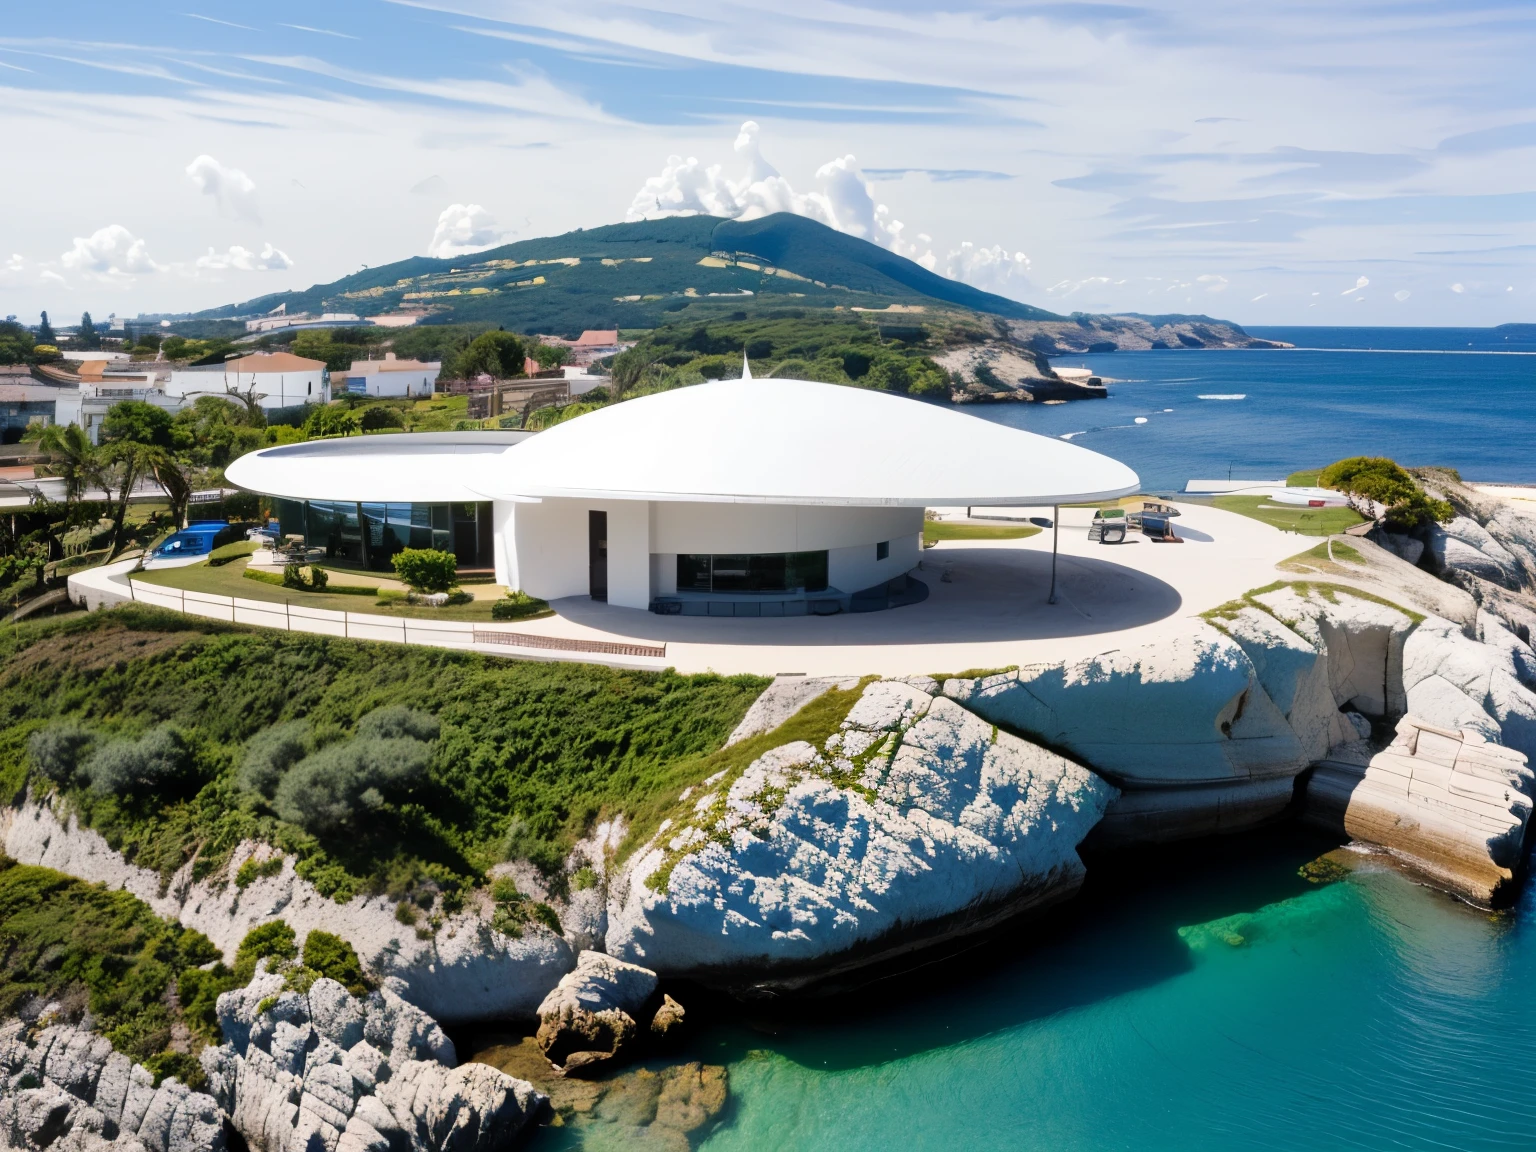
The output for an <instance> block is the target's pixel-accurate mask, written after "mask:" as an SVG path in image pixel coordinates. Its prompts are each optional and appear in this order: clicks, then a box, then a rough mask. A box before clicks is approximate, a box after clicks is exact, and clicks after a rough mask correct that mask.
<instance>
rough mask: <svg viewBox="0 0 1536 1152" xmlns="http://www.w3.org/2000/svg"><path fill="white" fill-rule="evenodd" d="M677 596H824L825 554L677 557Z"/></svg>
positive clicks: (796, 553)
mask: <svg viewBox="0 0 1536 1152" xmlns="http://www.w3.org/2000/svg"><path fill="white" fill-rule="evenodd" d="M677 590H678V591H679V592H825V591H826V590H827V554H826V552H769V553H760V554H758V555H728V556H703V555H698V554H688V553H683V554H679V555H678V558H677Z"/></svg>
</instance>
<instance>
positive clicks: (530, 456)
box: [470, 379, 1141, 507]
mask: <svg viewBox="0 0 1536 1152" xmlns="http://www.w3.org/2000/svg"><path fill="white" fill-rule="evenodd" d="M472 467H473V470H474V472H475V474H476V476H475V478H474V479H472V480H470V484H471V486H473V487H477V488H478V489H479V490H480V491H481V492H482V493H483V494H484V495H485V496H490V497H495V498H513V497H518V496H523V497H529V496H532V497H540V496H569V497H586V498H590V499H618V500H682V501H706V502H725V503H762V504H838V505H865V506H904V507H928V506H932V505H946V504H1015V505H1047V504H1070V503H1078V502H1087V501H1092V500H1103V499H1109V498H1112V497H1115V496H1123V495H1127V494H1129V493H1132V492H1135V491H1137V490H1138V489H1139V488H1140V486H1141V482H1140V480H1139V479H1138V478H1137V476H1136V473H1135V472H1133V471H1131V469H1129V468H1127V467H1126V466H1125V465H1124V464H1122V463H1120V462H1119V461H1118V460H1113V459H1111V458H1110V457H1108V456H1101V455H1100V454H1099V453H1097V452H1090V451H1089V450H1088V449H1086V448H1079V447H1077V446H1076V445H1074V444H1070V443H1067V442H1066V441H1064V440H1057V439H1054V438H1052V437H1048V436H1039V435H1036V434H1035V433H1032V432H1025V431H1022V430H1021V429H1018V428H1009V427H1008V426H1006V425H1003V424H997V423H994V422H993V421H990V420H982V419H980V418H979V417H976V416H970V415H967V414H965V413H963V412H957V411H955V410H954V409H952V408H944V407H939V406H937V405H933V404H925V403H922V402H920V401H917V400H912V399H909V398H907V397H905V396H893V395H891V394H890V393H886V392H876V391H873V390H871V389H865V388H854V387H848V386H846V385H841V384H820V383H815V382H813V381H808V380H750V379H749V380H721V381H716V382H712V383H708V384H698V385H694V386H692V387H687V388H678V389H674V390H672V391H669V392H659V393H656V394H654V395H650V396H642V397H639V398H637V399H634V400H628V401H625V402H624V403H622V404H614V405H612V406H610V407H606V408H599V409H597V410H596V411H594V412H589V413H587V414H586V415H583V416H579V417H577V418H576V419H574V420H571V421H569V422H568V423H565V424H557V425H556V426H555V427H553V428H550V429H548V430H547V431H544V432H540V433H539V434H538V435H537V436H535V437H533V438H532V439H531V440H528V441H527V442H526V443H523V444H520V445H518V446H517V447H515V448H512V449H509V450H507V451H506V452H504V453H502V454H500V455H497V456H484V457H480V458H479V459H477V460H476V461H475V462H474V463H473V465H472Z"/></svg>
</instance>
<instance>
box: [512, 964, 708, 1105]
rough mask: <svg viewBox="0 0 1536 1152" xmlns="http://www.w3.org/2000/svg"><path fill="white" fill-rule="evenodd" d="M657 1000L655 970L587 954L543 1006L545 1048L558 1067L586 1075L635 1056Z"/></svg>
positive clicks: (542, 1043)
mask: <svg viewBox="0 0 1536 1152" xmlns="http://www.w3.org/2000/svg"><path fill="white" fill-rule="evenodd" d="M655 996H656V973H655V972H652V971H651V970H650V969H649V968H641V967H640V966H639V965H638V964H626V963H624V961H622V960H615V959H614V958H613V957H612V956H605V955H604V954H603V953H601V952H583V953H582V954H581V955H580V956H579V957H578V958H577V961H576V968H575V970H574V971H572V972H569V973H567V974H566V975H565V976H563V977H561V980H560V983H559V984H558V985H556V986H555V988H554V989H553V991H551V992H550V994H549V995H548V996H546V997H545V998H544V1002H543V1003H542V1004H540V1005H539V1031H538V1036H537V1037H536V1039H537V1040H538V1044H539V1047H540V1049H541V1050H542V1051H543V1052H544V1055H545V1056H547V1057H548V1058H549V1060H550V1062H551V1063H552V1064H556V1065H559V1066H561V1067H562V1068H563V1070H564V1071H566V1072H567V1073H571V1072H576V1071H581V1072H582V1074H583V1075H585V1074H587V1073H588V1072H590V1071H591V1070H593V1069H594V1068H595V1067H596V1066H598V1065H602V1064H606V1063H610V1062H613V1061H616V1060H619V1059H621V1058H623V1057H626V1056H629V1055H631V1054H632V1053H633V1051H634V1049H635V1048H636V1046H637V1044H638V1042H639V1041H640V1039H641V1037H642V1030H643V1029H645V1028H647V1027H648V1026H649V1024H650V1023H652V1017H653V1016H654V1015H655V1012H654V1008H653V1005H654V1000H655ZM669 1002H671V1001H670V998H669ZM672 1003H673V1004H674V1007H675V1006H676V1005H675V1002H672ZM678 1016H679V1019H680V1018H681V1010H679V1011H678ZM663 1030H665V1029H663Z"/></svg>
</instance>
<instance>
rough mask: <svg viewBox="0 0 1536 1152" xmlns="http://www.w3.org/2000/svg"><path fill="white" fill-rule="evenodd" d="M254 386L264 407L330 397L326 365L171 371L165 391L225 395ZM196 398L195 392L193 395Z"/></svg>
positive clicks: (321, 399) (174, 393) (313, 401)
mask: <svg viewBox="0 0 1536 1152" xmlns="http://www.w3.org/2000/svg"><path fill="white" fill-rule="evenodd" d="M252 387H254V388H255V389H256V392H257V394H258V395H259V396H260V397H261V399H260V404H261V406H262V407H263V408H289V407H292V406H293V405H295V404H323V403H325V402H326V401H327V400H329V399H330V396H329V394H328V393H327V391H326V386H325V369H323V368H316V369H314V370H313V371H309V372H196V371H183V372H178V371H174V370H173V371H172V372H171V378H170V380H169V381H167V382H166V385H165V391H166V393H167V395H170V396H188V395H192V394H194V393H196V394H197V395H203V396H222V395H224V394H225V393H226V392H227V391H228V390H229V389H234V390H235V391H237V392H245V391H248V390H249V389H251V388H252ZM193 399H196V396H193Z"/></svg>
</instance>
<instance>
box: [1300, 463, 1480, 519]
mask: <svg viewBox="0 0 1536 1152" xmlns="http://www.w3.org/2000/svg"><path fill="white" fill-rule="evenodd" d="M1318 483H1319V484H1321V485H1322V486H1323V487H1324V488H1332V489H1335V490H1337V491H1339V492H1343V493H1344V494H1345V495H1347V496H1348V497H1349V498H1350V506H1351V507H1352V508H1360V507H1362V506H1364V507H1366V508H1368V509H1370V510H1371V511H1373V512H1375V511H1376V510H1377V509H1379V512H1378V513H1377V515H1378V516H1379V518H1380V519H1381V521H1382V523H1383V525H1384V526H1385V527H1386V529H1387V531H1389V532H1412V531H1414V530H1416V529H1419V528H1427V527H1428V526H1429V525H1431V524H1436V523H1444V522H1445V521H1447V520H1450V519H1452V518H1453V517H1454V516H1455V515H1456V512H1455V509H1453V508H1452V507H1451V505H1450V502H1449V501H1447V500H1440V499H1436V498H1435V497H1433V496H1430V495H1428V494H1427V493H1426V492H1425V491H1424V489H1423V488H1422V487H1420V485H1419V482H1418V481H1417V480H1416V479H1414V477H1413V476H1412V474H1410V473H1409V472H1408V470H1407V469H1405V468H1403V467H1401V466H1400V465H1398V464H1397V463H1395V462H1394V461H1392V460H1389V459H1387V458H1386V457H1385V456H1351V457H1349V458H1348V459H1346V460H1339V461H1336V462H1335V463H1333V464H1330V465H1328V467H1326V468H1324V469H1323V470H1322V471H1321V472H1320V473H1318ZM1371 506H1374V507H1371Z"/></svg>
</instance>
